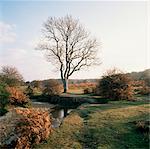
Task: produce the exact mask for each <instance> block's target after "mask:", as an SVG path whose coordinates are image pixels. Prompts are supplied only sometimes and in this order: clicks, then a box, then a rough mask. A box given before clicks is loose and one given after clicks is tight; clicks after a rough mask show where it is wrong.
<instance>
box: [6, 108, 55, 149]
mask: <svg viewBox="0 0 150 149" xmlns="http://www.w3.org/2000/svg"><path fill="white" fill-rule="evenodd" d="M14 113H16V114H15V115H16V117H17V122H15V125H14V128H12V132H11V135H9V136H8V138H7V140H6V141H5V142H4V143H3V146H4V147H5V148H15V149H29V148H32V146H33V145H34V144H39V143H40V142H42V141H43V140H46V139H47V138H48V137H49V135H50V133H51V131H52V128H51V120H50V117H49V112H48V111H44V110H39V109H28V108H17V109H16V110H15V112H14Z"/></svg>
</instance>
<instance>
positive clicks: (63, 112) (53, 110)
mask: <svg viewBox="0 0 150 149" xmlns="http://www.w3.org/2000/svg"><path fill="white" fill-rule="evenodd" d="M32 106H33V107H34V108H43V109H47V110H48V111H49V112H50V115H51V116H52V127H53V128H57V127H59V126H60V125H61V123H62V121H63V119H64V118H65V117H66V116H67V115H68V114H69V113H70V112H71V111H72V110H73V109H69V108H61V107H58V106H56V105H54V104H49V103H44V102H35V101H33V102H32Z"/></svg>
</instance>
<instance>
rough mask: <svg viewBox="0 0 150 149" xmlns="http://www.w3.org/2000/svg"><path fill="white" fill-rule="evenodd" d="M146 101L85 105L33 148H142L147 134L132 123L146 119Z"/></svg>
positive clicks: (146, 146) (146, 140)
mask: <svg viewBox="0 0 150 149" xmlns="http://www.w3.org/2000/svg"><path fill="white" fill-rule="evenodd" d="M148 117H149V104H148V102H146V101H136V102H129V101H112V102H109V103H108V104H86V105H82V106H80V107H79V108H78V109H77V110H75V111H74V112H73V113H71V114H70V115H69V116H68V117H67V118H66V119H65V120H64V122H63V124H62V125H61V126H60V128H58V129H56V130H54V132H53V133H52V135H51V136H50V137H49V139H48V140H47V142H44V143H42V144H40V145H38V146H36V147H35V148H37V149H42V148H44V149H54V148H55V149H57V148H62V149H70V148H76V149H80V148H88V149H116V148H119V149H127V148H129V149H146V148H148V135H147V134H145V133H142V132H139V131H138V130H137V129H136V125H135V124H134V122H135V121H138V120H148Z"/></svg>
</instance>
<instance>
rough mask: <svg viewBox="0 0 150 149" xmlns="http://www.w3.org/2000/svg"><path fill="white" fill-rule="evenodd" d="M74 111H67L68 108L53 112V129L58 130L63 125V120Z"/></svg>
mask: <svg viewBox="0 0 150 149" xmlns="http://www.w3.org/2000/svg"><path fill="white" fill-rule="evenodd" d="M71 111H72V109H67V108H63V109H60V108H59V109H58V108H56V109H54V110H53V111H51V115H52V117H53V120H52V127H53V128H57V127H59V126H60V125H61V123H62V121H63V119H64V118H65V117H66V116H67V115H68V114H69V113H70V112H71Z"/></svg>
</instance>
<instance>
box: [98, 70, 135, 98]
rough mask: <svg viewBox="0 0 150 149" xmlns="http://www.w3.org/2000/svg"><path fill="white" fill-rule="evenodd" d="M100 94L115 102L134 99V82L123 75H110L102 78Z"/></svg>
mask: <svg viewBox="0 0 150 149" xmlns="http://www.w3.org/2000/svg"><path fill="white" fill-rule="evenodd" d="M98 89H99V93H100V95H102V96H103V97H105V98H110V99H113V100H123V99H127V100H131V99H133V93H134V92H133V86H132V80H131V79H130V78H129V77H128V76H127V75H125V74H123V73H118V72H117V73H116V72H115V71H112V73H108V74H106V75H104V76H103V77H102V79H101V80H100V81H99V85H98Z"/></svg>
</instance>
